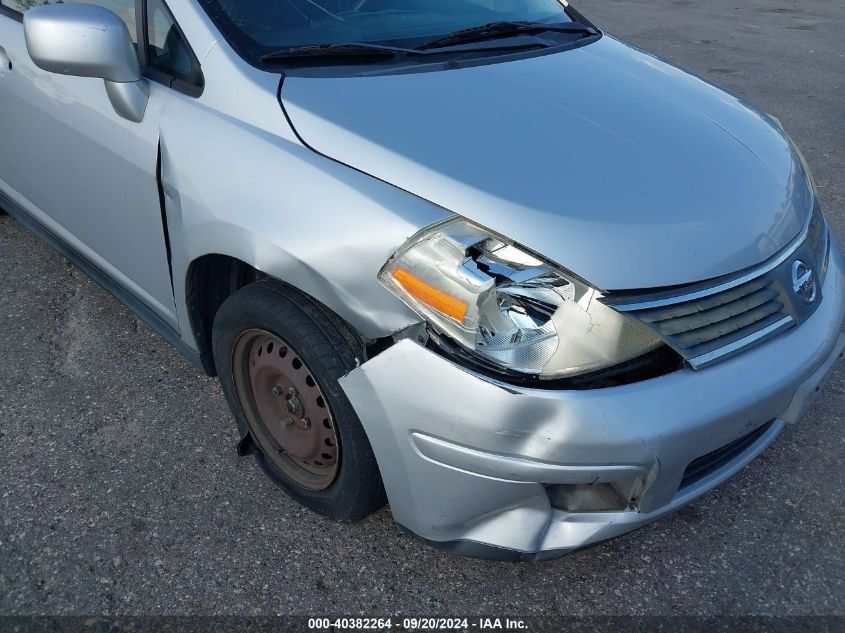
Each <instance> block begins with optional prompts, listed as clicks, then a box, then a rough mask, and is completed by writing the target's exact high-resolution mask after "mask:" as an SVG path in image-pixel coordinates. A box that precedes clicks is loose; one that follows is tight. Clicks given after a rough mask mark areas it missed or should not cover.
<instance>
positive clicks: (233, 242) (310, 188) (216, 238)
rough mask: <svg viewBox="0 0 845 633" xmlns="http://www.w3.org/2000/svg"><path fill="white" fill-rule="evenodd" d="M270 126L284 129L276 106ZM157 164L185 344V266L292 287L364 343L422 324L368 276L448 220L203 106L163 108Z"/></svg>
mask: <svg viewBox="0 0 845 633" xmlns="http://www.w3.org/2000/svg"><path fill="white" fill-rule="evenodd" d="M255 97H256V98H260V99H273V100H275V98H276V96H275V94H273V93H269V92H266V91H258V90H256V91H255ZM252 109H253V111H254V107H252ZM275 116H277V117H278V119H279V120H280V121H282V122H284V118H283V114H282V112H281V109H280V107H279V106H278V103H277V109H276V111H275ZM273 124H274V125H275V124H277V122H276V121H273ZM161 161H162V162H161V178H162V184H163V189H164V194H165V205H166V208H167V216H168V225H169V228H170V233H171V239H172V242H173V273H174V285H175V291H176V296H177V297H179V298H181V300H182V305H181V306H180V310H179V312H180V326H181V328H182V332H183V333H186V334H187V333H190V332H191V327H190V323H189V320H188V317H187V312H188V311H187V309H186V305H185V299H184V298H185V295H186V293H185V284H186V278H187V273H188V270H189V266H190V264H191V262H192V261H194V260H196V259H197V258H199V257H201V256H203V255H207V254H222V255H228V256H231V257H235V258H237V259H240V260H242V261H244V262H246V263H248V264H250V265H252V266H254V267H255V268H257V269H258V270H260V271H262V272H264V273H266V274H268V275H271V276H273V277H276V278H278V279H281V280H283V281H285V282H287V283H290V284H291V285H293V286H295V287H297V288H299V289H300V290H302V291H303V292H306V293H307V294H309V295H311V296H312V297H314V298H315V299H317V300H319V301H321V302H322V303H324V304H325V305H327V306H328V307H329V308H331V309H332V310H334V311H335V312H336V313H337V314H339V315H340V316H341V317H342V318H344V319H345V320H346V321H347V322H349V323H350V324H351V325H352V326H353V327H354V328H356V329H357V330H358V331H359V332H360V333H361V334H363V335H364V336H366V337H368V338H377V337H380V336H386V335H389V334H391V333H393V332H395V331H397V330H400V329H402V328H404V327H407V326H408V325H411V324H412V323H415V322H417V321H419V317H417V316H416V315H415V314H414V313H413V312H411V311H410V309H408V308H407V307H406V306H405V305H404V304H403V303H402V302H400V301H399V300H398V299H396V298H395V297H394V296H393V295H392V294H391V293H389V292H388V291H387V290H385V289H384V288H383V287H382V286H381V284H380V283H379V282H378V279H377V274H378V271H379V270H380V268H381V266H382V265H383V264H384V262H385V261H387V259H388V258H389V257H390V256H391V255H392V254H393V252H394V251H395V249H396V248H398V247H399V246H400V245H401V244H402V243H403V242H404V241H405V240H406V239H407V238H409V237H410V236H411V235H413V234H414V233H415V232H416V231H418V230H419V229H420V228H421V227H423V226H426V225H428V224H430V223H432V222H435V221H437V220H440V219H442V218H444V217H446V216H447V215H449V213H448V212H447V211H445V210H444V209H442V208H439V207H437V206H435V205H432V204H431V203H428V202H426V201H424V200H421V199H420V198H417V197H415V196H413V195H411V194H408V193H406V192H404V191H402V190H400V189H397V188H395V187H393V186H391V185H388V184H385V183H383V182H381V181H379V180H376V179H374V178H372V177H370V176H367V175H365V174H363V173H360V172H358V171H355V170H353V169H351V168H349V167H346V166H344V165H341V164H340V163H337V162H335V161H332V160H330V159H328V158H325V157H322V156H320V155H318V154H316V153H315V152H313V151H312V150H310V149H308V148H306V147H304V146H303V145H301V144H300V143H299V142H298V141H297V140H295V138H291V137H288V136H285V135H279V134H277V133H275V132H274V131H272V125H266V126H265V125H261V126H260V127H258V126H256V125H253V124H251V123H248V122H245V121H244V120H243V119H241V118H239V117H235V116H232V115H231V114H229V113H226V112H223V111H221V110H220V109H218V108H216V107H210V106H206V105H205V102H204V101H195V100H191V99H181V98H174V99H173V100H171V101H170V102H169V103H168V104H167V107H166V109H165V112H164V114H163V117H162V123H161ZM186 334H183V336H184V337H185V338H186V339H189V338H190V336H187V335H186ZM188 342H189V343H195V342H194V341H191V340H188Z"/></svg>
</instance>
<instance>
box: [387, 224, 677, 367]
mask: <svg viewBox="0 0 845 633" xmlns="http://www.w3.org/2000/svg"><path fill="white" fill-rule="evenodd" d="M379 279H380V280H381V282H382V283H383V284H384V285H385V286H387V288H389V289H390V290H391V291H392V292H394V293H395V294H396V295H397V296H398V297H399V298H400V299H402V300H403V301H404V302H405V303H407V304H408V305H409V306H410V307H411V308H413V309H414V310H415V311H416V312H418V313H419V314H420V315H421V316H422V317H423V318H425V319H426V321H428V323H429V324H430V326H432V327H433V328H434V329H435V330H436V331H438V332H439V333H440V334H444V335H446V336H448V337H449V338H451V339H453V340H454V341H455V342H457V343H458V344H459V345H460V346H462V347H463V348H464V349H466V350H468V351H469V352H471V353H473V354H475V355H477V356H478V357H480V358H482V359H484V360H486V361H487V362H488V363H492V364H493V365H495V366H498V367H501V368H504V369H507V370H510V371H516V372H520V373H523V374H529V375H532V376H538V377H540V378H548V379H551V378H564V377H568V376H575V375H578V374H584V373H587V372H592V371H596V370H600V369H604V368H606V367H611V366H613V365H617V364H619V363H623V362H625V361H628V360H631V359H634V358H636V357H638V356H641V355H643V354H645V353H647V352H649V351H651V350H653V349H655V348H657V347H659V346H660V345H661V342H660V341H659V340H658V339H657V338H656V337H655V336H654V334H652V333H651V332H650V331H649V330H648V329H646V328H645V327H644V326H643V325H641V324H639V323H638V322H636V321H634V320H632V319H630V318H628V317H625V316H624V315H622V314H620V313H619V312H616V311H615V310H613V309H612V308H609V307H607V306H606V305H604V304H603V303H601V302H600V301H599V298H600V297H601V294H600V293H599V292H598V291H597V290H595V289H594V288H591V287H589V286H588V285H587V284H585V283H583V282H582V281H580V280H578V279H577V278H576V277H575V276H573V275H571V274H568V273H566V272H564V271H562V270H558V269H557V268H555V267H553V266H552V265H550V264H548V263H546V262H544V261H541V260H540V259H539V258H537V257H535V256H534V255H532V254H530V253H528V252H526V251H525V250H523V249H521V248H520V247H518V246H516V245H515V244H513V243H511V242H509V241H508V240H506V239H505V238H502V237H500V236H496V235H493V234H492V233H491V232H489V231H487V230H485V229H482V228H481V227H478V226H475V225H473V224H471V223H469V222H467V221H466V220H463V219H461V218H455V219H452V220H449V221H447V222H444V223H440V224H438V225H435V226H433V227H430V228H428V229H426V230H424V231H422V232H421V233H419V234H417V235H416V236H414V237H413V238H411V239H410V240H409V241H408V242H407V243H406V244H405V245H404V246H403V247H402V248H401V249H399V251H397V253H396V254H395V255H394V256H393V257H392V258H391V259H390V261H388V262H387V264H385V266H384V267H383V268H382V270H381V272H380V273H379Z"/></svg>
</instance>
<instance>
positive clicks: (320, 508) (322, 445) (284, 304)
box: [213, 281, 385, 521]
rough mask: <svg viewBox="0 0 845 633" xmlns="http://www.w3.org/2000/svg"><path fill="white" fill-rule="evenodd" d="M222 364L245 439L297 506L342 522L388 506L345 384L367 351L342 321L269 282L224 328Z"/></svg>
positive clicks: (227, 317)
mask: <svg viewBox="0 0 845 633" xmlns="http://www.w3.org/2000/svg"><path fill="white" fill-rule="evenodd" d="M213 347H214V362H215V364H216V366H217V370H218V374H219V376H220V380H221V383H222V385H223V390H224V392H225V394H226V398H227V400H228V402H229V407H230V408H231V409H232V412H233V413H234V415H235V418H236V420H237V423H238V427H239V429H240V431H241V434H242V436H245V435H246V434H247V433H249V434H250V435H251V437H252V440H253V442H254V443H255V445H256V447H257V448H258V454H257V458H258V460H259V462H260V463H261V465H262V466H263V468H264V469H265V470H266V471H267V473H268V474H269V475H270V476H271V477H272V478H273V479H274V480H275V481H276V482H277V483H278V484H279V485H280V486H281V487H282V488H283V489H284V490H285V491H286V492H287V493H288V494H289V495H291V496H292V497H293V498H294V499H296V500H297V501H299V502H300V503H302V504H303V505H305V506H306V507H308V508H311V509H312V510H314V511H316V512H319V513H320V514H323V515H326V516H328V517H331V518H333V519H337V520H341V521H355V520H358V519H361V518H363V517H365V516H367V515H368V514H370V513H371V512H373V511H374V510H377V509H378V508H379V507H381V506H382V505H384V503H385V494H384V487H383V486H382V482H381V477H380V475H379V470H378V465H377V464H376V460H375V456H374V455H373V450H372V447H371V446H370V443H369V440H368V439H367V436H366V434H365V432H364V429H363V427H362V426H361V422H360V421H359V420H358V416H357V415H356V414H355V411H354V409H353V408H352V405H351V404H350V403H349V400H348V399H347V398H346V395H345V394H344V393H343V390H342V389H341V388H340V385H339V384H338V380H339V379H340V378H341V377H342V376H344V375H345V374H347V373H348V372H349V371H351V370H353V369H354V368H355V367H356V364H357V359H358V358H360V357H361V350H360V346H358V345H356V342H355V338H354V337H353V336H352V335H351V334H350V333H349V331H348V330H347V329H346V328H345V325H344V324H343V323H342V322H340V321H339V319H338V318H337V317H335V316H334V315H331V314H329V313H328V312H327V310H326V309H325V308H323V307H321V306H319V305H318V304H316V303H315V302H313V301H312V300H310V299H308V298H307V297H305V296H304V295H302V294H300V293H299V292H297V291H295V290H293V289H291V288H287V287H284V286H281V285H278V284H275V283H272V282H269V281H259V282H257V283H255V284H252V285H250V286H247V287H245V288H242V289H241V290H239V291H237V292H235V293H234V294H232V295H231V296H230V297H229V298H228V299H227V300H226V301H225V302H224V303H223V305H222V306H221V307H220V310H219V311H218V313H217V316H216V317H215V320H214V331H213Z"/></svg>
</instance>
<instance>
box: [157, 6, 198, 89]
mask: <svg viewBox="0 0 845 633" xmlns="http://www.w3.org/2000/svg"><path fill="white" fill-rule="evenodd" d="M147 64H148V65H149V66H150V67H151V68H155V69H156V70H159V71H161V72H164V73H167V74H168V75H173V76H174V77H178V78H180V79H183V80H188V79H189V78H191V76H192V74H193V71H194V57H193V54H192V53H191V49H190V48H188V45H187V44H186V42H185V40H184V38H183V37H182V33H181V32H180V31H179V29H178V28H177V27H176V21H175V20H174V19H173V16H172V15H170V11H168V9H167V7H166V6H164V3H163V2H162V1H161V0H149V1H148V2H147Z"/></svg>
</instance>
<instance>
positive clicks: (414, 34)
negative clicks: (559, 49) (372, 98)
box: [200, 0, 572, 65]
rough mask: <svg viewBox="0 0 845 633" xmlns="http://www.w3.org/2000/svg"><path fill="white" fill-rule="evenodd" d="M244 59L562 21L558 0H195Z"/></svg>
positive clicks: (256, 60) (563, 14) (410, 42)
mask: <svg viewBox="0 0 845 633" xmlns="http://www.w3.org/2000/svg"><path fill="white" fill-rule="evenodd" d="M200 3H201V4H202V5H203V7H204V8H205V10H206V11H207V12H208V14H209V16H210V17H211V18H212V19H213V20H214V21H215V22H216V24H217V26H218V28H220V29H221V31H222V32H223V34H224V36H225V37H226V39H227V40H228V41H229V42H230V43H231V44H232V45H233V46H234V48H235V49H236V50H237V51H238V52H239V53H240V54H241V55H242V56H244V57H245V58H247V60H248V61H249V62H251V63H253V64H255V65H261V58H262V57H263V56H264V55H267V54H269V53H272V52H274V51H279V50H283V49H288V48H293V47H301V46H316V45H333V44H334V45H336V44H350V43H364V44H379V45H390V46H401V47H413V46H416V45H419V44H422V43H424V42H426V41H430V40H432V39H436V38H438V37H442V36H445V35H447V34H450V33H453V32H455V31H458V30H462V29H468V28H474V27H478V26H482V25H486V24H490V23H493V22H502V21H509V22H510V21H524V22H548V23H555V24H559V23H565V22H571V21H572V20H571V19H570V17H569V16H568V15H567V13H566V11H565V9H564V6H563V4H561V2H560V0H200Z"/></svg>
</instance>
